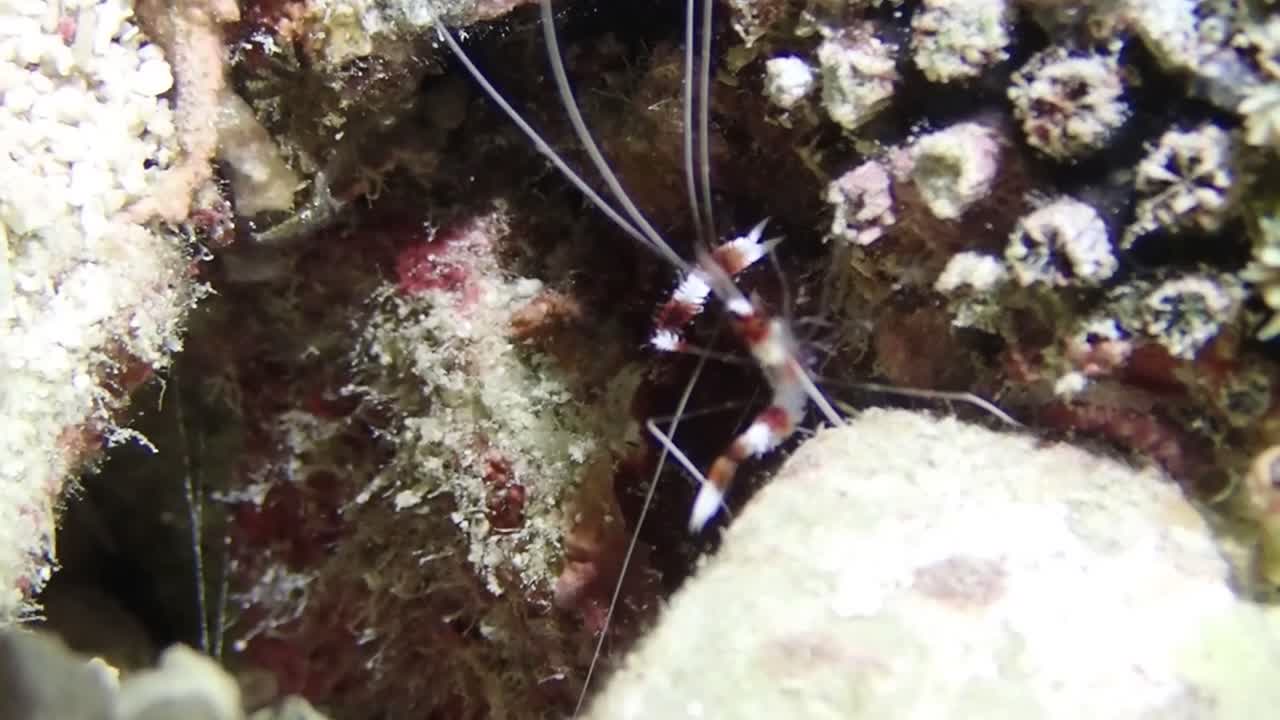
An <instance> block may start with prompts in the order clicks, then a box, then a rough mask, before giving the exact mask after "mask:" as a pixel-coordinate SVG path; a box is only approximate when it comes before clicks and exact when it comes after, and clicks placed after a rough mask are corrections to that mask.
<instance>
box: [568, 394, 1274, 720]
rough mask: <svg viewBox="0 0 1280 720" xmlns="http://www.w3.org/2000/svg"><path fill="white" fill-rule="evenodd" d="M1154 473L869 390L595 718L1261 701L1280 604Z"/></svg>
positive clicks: (799, 463)
mask: <svg viewBox="0 0 1280 720" xmlns="http://www.w3.org/2000/svg"><path fill="white" fill-rule="evenodd" d="M1230 576H1231V572H1230V569H1229V567H1228V564H1227V563H1226V562H1225V561H1224V560H1223V558H1222V557H1221V556H1220V554H1219V551H1218V547H1217V544H1216V542H1215V538H1214V536H1213V534H1212V533H1211V532H1210V529H1209V527H1208V525H1207V524H1206V522H1205V521H1204V519H1202V517H1201V516H1200V514H1199V513H1198V512H1197V511H1196V510H1195V508H1194V507H1193V506H1192V505H1191V504H1190V503H1188V502H1187V501H1186V500H1185V499H1184V498H1183V497H1182V494H1181V492H1180V491H1179V489H1178V487H1177V486H1176V485H1175V484H1173V483H1172V482H1171V481H1170V480H1168V479H1167V478H1165V477H1163V476H1162V475H1161V474H1160V473H1159V472H1158V471H1156V470H1154V469H1151V468H1147V469H1135V468H1132V467H1129V466H1127V465H1125V464H1122V463H1119V462H1116V461H1114V460H1111V459H1107V458H1103V457H1099V456H1096V455H1092V454H1090V453H1087V452H1085V451H1083V450H1080V449H1077V448H1074V447H1071V446H1068V445H1045V444H1043V443H1040V442H1038V441H1037V440H1036V439H1034V438H1032V437H1020V436H1016V435H1008V434H1000V433H995V432H992V431H990V430H986V429H983V428H980V427H976V426H973V425H967V424H964V423H961V422H958V421H956V420H954V419H943V420H938V419H934V418H932V417H929V416H927V415H922V414H915V413H908V412H904V411H887V410H872V411H868V412H866V413H864V414H862V415H861V416H859V417H858V418H856V419H855V420H853V421H852V422H851V423H850V424H849V425H847V426H846V427H843V428H839V429H836V430H827V431H823V432H822V433H820V434H819V435H818V436H817V437H815V438H814V439H812V440H810V441H809V442H808V443H806V444H805V445H803V446H802V447H801V448H800V449H799V450H797V451H796V454H795V455H794V456H793V457H792V458H791V459H790V460H789V461H788V462H787V463H786V465H785V466H784V467H783V469H782V470H781V471H780V472H779V474H778V476H777V477H776V478H775V479H774V480H773V481H772V482H771V483H770V484H769V485H768V486H766V487H765V488H764V489H763V490H761V491H760V493H759V495H758V496H757V497H756V498H755V499H753V500H752V502H751V503H750V504H749V505H748V506H747V508H746V509H745V510H744V511H743V512H742V513H740V514H739V516H738V518H737V519H736V520H735V521H734V524H733V525H732V526H731V527H730V528H729V531H728V534H727V536H726V538H725V541H724V543H723V545H722V546H721V548H720V551H719V553H718V554H717V555H716V556H715V557H714V558H712V559H711V561H710V562H709V563H708V564H707V565H706V566H705V567H704V568H703V569H702V570H701V571H700V572H699V573H698V575H697V577H695V578H693V579H692V580H691V581H690V582H689V583H688V584H687V585H686V587H685V588H683V589H682V590H681V591H680V592H679V593H677V595H676V596H675V597H674V598H673V599H672V601H671V604H670V606H669V608H668V609H667V611H666V612H665V613H664V615H663V617H662V618H661V620H660V622H659V624H658V627H657V628H656V629H655V630H654V631H653V633H652V634H651V635H650V636H649V637H648V638H646V639H645V640H644V641H642V642H641V644H640V646H639V647H638V648H637V649H636V651H635V652H633V653H632V655H631V656H630V657H628V658H627V660H626V662H625V665H624V667H623V668H622V669H621V670H620V671H619V672H618V674H617V675H616V676H615V677H614V678H613V679H612V681H611V682H610V683H609V685H608V686H607V687H606V688H605V690H604V692H603V694H602V695H601V697H599V698H598V700H597V701H596V702H595V703H594V706H593V707H592V708H591V711H590V713H589V715H588V716H587V717H591V718H611V719H614V718H655V717H660V718H683V717H688V714H687V709H688V708H689V707H690V706H691V705H693V704H697V705H698V706H701V707H702V708H703V709H704V710H705V713H706V716H707V717H715V718H796V719H799V718H832V719H833V720H834V719H836V718H840V719H841V720H849V719H855V720H856V719H863V718H886V719H888V718H892V719H894V720H899V719H901V718H916V719H921V718H937V719H939V720H944V719H947V718H1038V719H1040V720H1054V719H1058V718H1061V719H1062V720H1068V719H1070V720H1076V719H1077V718H1081V717H1086V718H1090V720H1111V719H1114V720H1132V719H1133V718H1157V717H1161V718H1172V717H1196V718H1206V719H1207V718H1224V719H1225V718H1263V717H1270V716H1272V715H1273V714H1274V712H1275V708H1277V707H1280V683H1276V682H1275V678H1276V677H1278V676H1280V618H1278V617H1277V615H1276V612H1277V611H1276V610H1275V609H1271V610H1269V611H1268V610H1267V609H1265V608H1263V607H1261V606H1258V605H1255V604H1253V603H1250V602H1247V601H1244V600H1242V599H1240V598H1238V597H1237V596H1236V595H1235V594H1234V593H1233V591H1232V581H1231V577H1230Z"/></svg>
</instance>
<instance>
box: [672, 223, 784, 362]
mask: <svg viewBox="0 0 1280 720" xmlns="http://www.w3.org/2000/svg"><path fill="white" fill-rule="evenodd" d="M768 223H769V219H768V218H765V219H764V220H761V221H760V222H759V223H756V226H755V227H753V228H751V230H750V231H749V232H747V234H746V235H740V236H738V237H736V238H734V239H733V240H730V241H729V242H726V243H724V244H723V245H720V246H719V247H717V248H716V249H715V250H712V251H711V260H712V261H713V262H714V263H715V265H716V266H717V267H719V268H720V269H721V270H722V271H723V272H724V273H725V274H726V275H728V276H729V277H730V278H732V277H735V276H736V275H737V274H738V273H740V272H742V271H743V270H746V269H747V268H749V267H751V266H752V265H754V264H755V263H756V261H758V260H759V259H760V258H762V257H764V256H765V255H767V254H768V253H769V252H770V251H771V250H773V248H774V247H775V246H776V245H777V244H778V243H779V242H781V241H782V238H771V239H769V240H761V238H762V237H763V235H764V228H765V225H767V224H768ZM710 295H711V278H710V277H709V276H708V274H707V272H706V271H705V270H703V269H702V268H701V267H699V266H696V265H695V266H693V267H692V268H690V269H689V270H688V271H686V272H685V273H684V277H682V278H681V280H680V284H678V285H676V289H675V291H674V292H672V293H671V298H670V299H669V300H667V301H666V302H665V303H663V304H662V306H661V307H660V308H658V312H657V315H656V316H655V317H654V321H653V325H654V329H653V334H652V335H651V336H650V337H649V346H650V347H652V348H653V349H654V350H658V351H661V352H680V351H682V350H685V349H687V348H688V345H687V343H686V342H685V339H684V329H685V328H686V327H688V325H689V323H691V322H693V319H694V318H696V317H697V316H698V315H700V314H701V313H702V310H703V308H705V307H706V304H707V298H708V297H709V296H710Z"/></svg>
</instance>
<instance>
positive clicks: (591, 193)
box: [434, 13, 689, 271]
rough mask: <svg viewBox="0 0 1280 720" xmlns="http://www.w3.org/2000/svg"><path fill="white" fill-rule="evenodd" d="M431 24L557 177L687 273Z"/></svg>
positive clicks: (445, 31) (440, 22)
mask: <svg viewBox="0 0 1280 720" xmlns="http://www.w3.org/2000/svg"><path fill="white" fill-rule="evenodd" d="M434 22H435V26H436V32H437V33H438V34H439V35H440V37H441V38H442V39H443V40H444V41H445V44H446V45H448V46H449V50H451V51H452V52H453V54H454V57H456V58H458V61H459V62H461V63H462V66H463V67H464V68H466V70H467V74H469V75H470V76H471V79H472V80H475V81H476V84H478V85H479V86H480V88H481V89H483V90H484V92H485V94H486V95H488V96H489V99H490V100H492V101H493V102H494V103H495V104H497V106H498V107H499V108H502V111H503V112H504V113H506V115H507V117H508V118H510V119H511V121H512V122H513V123H515V125H516V127H518V128H520V131H521V132H523V133H524V134H525V136H526V137H528V138H529V140H530V141H531V142H532V143H533V145H534V147H535V148H537V149H538V152H540V153H542V154H543V155H544V156H546V158H547V159H548V160H550V161H551V164H553V165H555V167H556V169H557V170H559V171H560V173H561V174H562V175H563V176H564V177H565V178H566V179H568V180H569V182H571V183H573V185H574V187H576V188H578V190H579V191H580V192H581V193H582V194H583V195H585V196H586V197H587V199H588V200H590V201H591V203H592V204H593V205H595V206H596V207H597V208H599V209H600V211H601V212H603V213H604V214H605V215H606V216H607V217H608V218H609V219H610V220H611V221H613V224H614V225H617V226H618V228H619V229H621V230H622V231H623V232H625V233H626V234H628V235H630V236H631V237H632V238H634V239H635V240H636V241H637V242H639V243H640V244H641V245H642V246H644V247H646V248H649V249H651V250H653V251H654V252H655V253H657V254H658V255H659V257H661V258H662V259H663V260H666V261H667V262H670V263H674V264H675V265H676V267H678V268H680V269H681V270H685V271H687V270H688V269H689V264H688V263H686V262H685V261H684V260H683V259H682V258H681V257H680V256H679V255H676V254H675V253H674V252H672V251H671V248H670V247H667V245H666V243H662V245H661V246H655V245H653V243H652V242H651V241H650V239H649V238H647V237H646V236H645V235H644V234H643V233H641V231H640V230H638V229H637V228H636V227H635V226H634V225H632V224H631V222H630V221H628V220H627V219H626V218H624V217H623V216H622V214H621V213H619V212H618V211H617V210H615V209H614V208H613V206H612V205H610V204H609V203H608V202H607V201H605V199H604V198H603V197H601V196H600V194H599V193H597V192H596V191H595V190H594V189H592V187H591V186H590V185H588V184H587V182H586V181H585V180H583V179H582V176H580V175H578V173H577V172H575V171H574V169H573V168H571V167H569V165H568V163H566V162H565V161H564V159H563V158H561V157H560V155H559V154H558V153H557V152H556V151H555V150H553V149H551V145H549V144H548V143H547V141H546V140H544V139H543V138H542V135H541V134H539V133H538V131H537V130H535V129H534V128H533V126H532V125H530V124H529V123H528V122H526V121H525V119H524V118H523V117H521V115H520V113H518V112H516V109H515V108H513V107H511V103H509V102H507V99H506V98H504V97H503V96H502V93H500V92H498V89H497V88H495V87H494V86H493V84H492V83H490V82H489V79H488V78H486V77H485V76H484V73H482V72H480V68H478V67H476V65H475V63H474V62H472V61H471V57H470V56H468V55H467V53H466V51H465V50H463V49H462V46H461V45H460V44H458V41H457V39H455V38H454V36H453V33H452V32H450V31H449V28H447V27H445V24H444V18H443V16H441V15H440V14H439V13H437V14H436V16H435V18H434Z"/></svg>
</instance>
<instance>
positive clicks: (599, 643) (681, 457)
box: [573, 326, 720, 717]
mask: <svg viewBox="0 0 1280 720" xmlns="http://www.w3.org/2000/svg"><path fill="white" fill-rule="evenodd" d="M719 334H720V326H717V327H716V335H719ZM706 365H707V357H706V356H705V355H703V356H701V357H699V358H698V364H697V366H696V367H695V368H694V370H693V376H692V377H690V378H689V382H687V383H685V386H684V391H683V392H682V393H681V394H680V401H679V402H677V403H676V408H675V412H674V413H672V415H671V424H670V425H668V426H667V435H665V436H664V435H663V434H662V433H661V432H660V431H658V429H657V427H656V426H655V425H654V424H653V420H652V419H650V420H649V421H648V423H647V424H648V426H649V431H650V432H652V433H654V436H655V437H658V438H664V437H670V436H671V435H674V434H675V432H676V428H678V427H679V426H680V420H681V418H682V417H683V416H684V411H685V408H687V407H688V406H689V398H690V397H692V396H693V388H694V386H695V385H696V384H697V383H698V378H699V377H701V375H702V369H703V368H704V367H706ZM668 455H674V456H675V458H676V459H677V460H678V461H679V462H680V463H681V464H682V465H684V466H685V467H686V468H690V467H693V464H692V463H691V462H689V458H688V457H686V456H685V454H684V453H683V452H681V451H680V448H677V447H676V446H675V445H674V444H673V443H671V442H663V443H662V453H661V454H660V455H658V464H657V467H655V468H654V470H653V477H651V478H650V479H649V488H648V489H647V490H646V491H645V495H644V504H643V505H641V506H640V516H639V517H637V518H636V527H635V530H634V531H633V532H632V533H631V541H630V542H628V543H627V552H626V553H625V554H624V555H623V556H622V567H621V569H620V570H619V571H618V582H617V583H616V584H615V585H614V586H613V595H612V596H611V597H610V598H609V609H608V610H606V611H605V615H604V626H603V627H601V628H600V637H599V638H597V639H596V646H595V649H594V650H593V651H592V653H591V664H590V665H588V666H587V676H586V678H585V679H583V681H582V691H581V692H579V693H578V704H577V705H575V706H574V708H573V717H577V716H578V714H579V713H580V712H581V711H582V703H583V701H585V700H586V698H587V691H589V690H590V689H591V677H592V675H594V674H595V670H596V665H598V664H599V662H600V654H601V653H602V652H604V643H605V640H606V639H607V638H608V637H609V625H610V624H611V623H612V622H613V614H614V612H615V611H616V610H617V609H618V600H619V599H620V598H621V597H622V583H623V581H624V580H625V579H626V577H627V570H629V569H630V567H631V558H632V557H633V556H634V555H635V552H636V545H637V544H639V542H640V528H641V527H643V526H644V520H645V517H647V516H648V514H649V506H650V505H652V504H653V494H654V492H655V491H656V490H657V489H658V480H659V478H661V477H662V470H663V468H664V467H666V464H667V456H668ZM693 473H694V474H695V476H698V477H701V473H699V472H698V471H697V469H696V468H694V469H693Z"/></svg>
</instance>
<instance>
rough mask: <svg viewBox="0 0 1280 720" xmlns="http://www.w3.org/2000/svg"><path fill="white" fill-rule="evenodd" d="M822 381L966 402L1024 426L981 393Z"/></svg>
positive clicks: (888, 393) (998, 418)
mask: <svg viewBox="0 0 1280 720" xmlns="http://www.w3.org/2000/svg"><path fill="white" fill-rule="evenodd" d="M822 382H823V384H824V385H833V386H835V387H845V388H851V389H858V390H867V391H870V392H878V393H884V394H886V395H898V396H900V397H912V398H922V399H925V400H946V401H948V402H959V403H964V404H966V405H972V406H974V407H976V408H978V409H979V410H982V411H984V412H986V413H988V414H990V415H991V416H992V417H994V418H996V419H997V420H999V421H1000V422H1003V423H1005V424H1006V425H1009V426H1011V427H1024V426H1023V424H1022V423H1020V422H1018V421H1017V420H1015V419H1014V418H1013V416H1012V415H1010V414H1009V413H1007V412H1005V411H1004V410H1001V409H1000V408H999V407H998V406H997V405H996V404H995V403H993V402H991V401H990V400H988V399H986V398H984V397H982V396H980V395H975V394H973V393H971V392H961V391H955V390H927V389H924V388H907V387H895V386H893V385H883V384H881V383H868V382H855V383H849V382H836V381H833V380H826V379H823V381H822ZM840 405H841V406H842V407H844V408H845V410H846V412H849V413H852V412H853V408H852V407H849V406H848V404H847V403H840Z"/></svg>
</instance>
